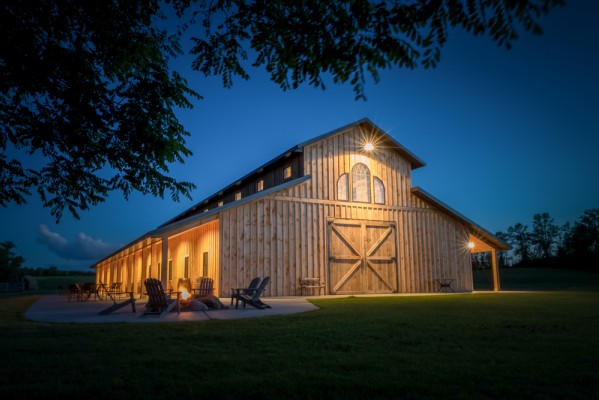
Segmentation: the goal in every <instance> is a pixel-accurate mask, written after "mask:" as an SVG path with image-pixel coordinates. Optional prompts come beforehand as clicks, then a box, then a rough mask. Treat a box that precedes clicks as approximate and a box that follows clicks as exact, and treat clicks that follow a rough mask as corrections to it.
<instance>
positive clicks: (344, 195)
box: [337, 174, 349, 201]
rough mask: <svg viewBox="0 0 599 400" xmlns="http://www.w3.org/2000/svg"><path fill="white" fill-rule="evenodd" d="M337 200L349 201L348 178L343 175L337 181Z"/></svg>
mask: <svg viewBox="0 0 599 400" xmlns="http://www.w3.org/2000/svg"><path fill="white" fill-rule="evenodd" d="M337 200H341V201H349V177H348V175H347V174H343V175H341V176H340V177H339V179H337Z"/></svg>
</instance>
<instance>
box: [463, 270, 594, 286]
mask: <svg viewBox="0 0 599 400" xmlns="http://www.w3.org/2000/svg"><path fill="white" fill-rule="evenodd" d="M472 275H473V279H474V289H475V290H492V289H493V276H492V275H491V270H489V269H487V270H484V271H483V270H477V271H473V272H472ZM499 275H500V279H501V289H502V290H599V273H596V272H587V271H577V270H568V269H560V268H501V269H500V270H499Z"/></svg>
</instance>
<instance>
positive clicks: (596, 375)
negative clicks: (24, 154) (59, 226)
mask: <svg viewBox="0 0 599 400" xmlns="http://www.w3.org/2000/svg"><path fill="white" fill-rule="evenodd" d="M35 299H36V296H19V297H3V298H0V330H1V332H2V340H1V341H0V354H2V357H3V362H1V363H0V398H2V399H8V398H27V399H30V398H49V397H65V396H68V397H72V396H73V395H75V396H76V397H77V398H79V397H91V398H110V399H119V398H144V399H148V398H165V397H167V396H168V397H175V398H210V397H212V398H219V399H221V398H235V399H239V398H244V399H248V398H249V399H251V398H260V399H270V398H291V399H293V398H301V399H310V398H323V399H335V398H343V399H364V398H368V399H374V398H402V399H412V398H414V399H415V398H472V399H480V398H501V399H504V398H533V399H534V398H537V399H547V398H569V399H576V398H579V399H589V398H596V397H597V394H598V393H599V369H598V368H597V360H599V335H598V334H597V332H599V318H598V317H599V308H598V306H599V292H591V291H579V292H565V291H564V292H537V293H511V294H508V293H501V294H475V295H472V294H464V295H453V296H414V297H380V298H339V299H318V300H315V301H314V303H315V304H317V305H318V306H319V307H320V308H321V309H320V310H317V311H314V312H308V313H304V314H297V315H290V316H281V317H269V318H256V319H241V320H232V321H217V320H211V321H205V322H191V323H175V324H160V323H156V324H103V325H87V324H47V323H38V322H30V321H23V320H22V314H23V312H24V311H25V310H26V309H27V308H28V306H29V305H30V304H31V302H33V301H34V300H35ZM74 306H76V304H74Z"/></svg>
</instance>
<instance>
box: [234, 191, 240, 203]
mask: <svg viewBox="0 0 599 400" xmlns="http://www.w3.org/2000/svg"><path fill="white" fill-rule="evenodd" d="M237 200H241V192H237V193H235V201H237Z"/></svg>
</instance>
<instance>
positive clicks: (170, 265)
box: [167, 260, 173, 281]
mask: <svg viewBox="0 0 599 400" xmlns="http://www.w3.org/2000/svg"><path fill="white" fill-rule="evenodd" d="M167 276H168V280H169V281H172V280H173V260H168V271H167Z"/></svg>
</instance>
